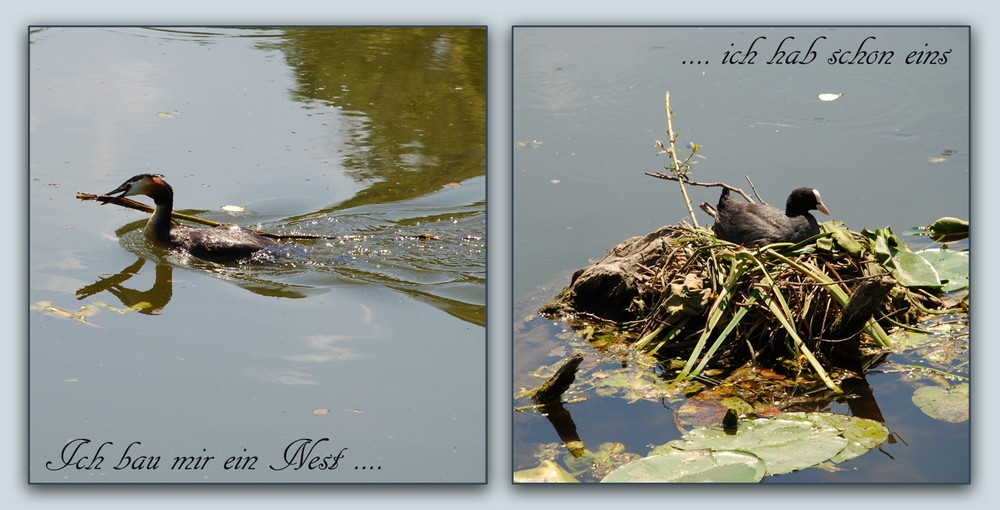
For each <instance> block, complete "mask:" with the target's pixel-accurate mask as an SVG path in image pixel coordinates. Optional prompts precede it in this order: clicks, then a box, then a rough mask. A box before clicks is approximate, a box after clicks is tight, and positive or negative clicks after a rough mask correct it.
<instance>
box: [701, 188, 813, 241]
mask: <svg viewBox="0 0 1000 510" xmlns="http://www.w3.org/2000/svg"><path fill="white" fill-rule="evenodd" d="M813 209H816V210H819V211H822V212H823V214H827V215H829V214H830V210H829V209H827V208H826V205H824V204H823V200H822V199H821V198H820V196H819V191H816V190H815V189H812V188H796V189H795V190H793V191H792V193H791V194H790V195H788V201H787V202H786V203H785V212H781V211H779V210H778V209H775V208H774V207H771V206H769V205H762V204H751V203H747V202H743V201H741V200H738V199H736V198H733V197H731V196H729V190H728V189H723V190H722V196H721V197H719V205H718V207H717V208H716V216H715V237H717V238H719V239H722V240H723V241H729V242H731V243H736V244H741V245H743V246H749V247H759V246H765V245H768V244H771V243H797V242H799V241H803V240H805V239H808V238H810V237H812V236H814V235H816V234H818V233H819V225H818V224H817V223H816V218H814V217H813V215H812V214H810V213H809V211H811V210H813Z"/></svg>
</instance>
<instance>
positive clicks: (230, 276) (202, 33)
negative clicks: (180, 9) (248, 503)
mask: <svg viewBox="0 0 1000 510" xmlns="http://www.w3.org/2000/svg"><path fill="white" fill-rule="evenodd" d="M486 35H487V30H486V28H485V27H448V26H431V27H275V28H272V27H266V28H265V27H204V28H202V27H176V26H175V27H123V26H109V27H98V26H87V27H82V26H73V27H69V26H46V27H42V26H38V27H30V28H29V32H28V45H27V47H28V58H27V65H28V73H27V78H28V111H27V114H28V125H27V130H28V142H29V145H28V178H27V179H26V184H27V187H28V189H27V192H28V197H29V198H28V218H27V220H28V251H29V252H28V268H27V270H28V278H27V281H28V289H27V299H28V303H27V305H28V307H29V308H30V310H29V312H28V322H27V331H28V338H27V339H26V341H27V342H28V348H27V353H28V359H27V364H28V402H27V403H28V409H27V414H28V416H27V418H28V428H27V430H28V449H27V453H28V459H27V461H28V466H27V467H28V469H27V475H28V482H29V483H33V484H49V483H177V482H192V483H193V482H198V483H469V484H482V483H485V482H486V385H487V382H486V363H487V360H486V356H487V347H486Z"/></svg>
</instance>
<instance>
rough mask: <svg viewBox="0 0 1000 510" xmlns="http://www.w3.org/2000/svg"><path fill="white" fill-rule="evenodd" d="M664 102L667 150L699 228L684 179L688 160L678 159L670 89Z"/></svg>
mask: <svg viewBox="0 0 1000 510" xmlns="http://www.w3.org/2000/svg"><path fill="white" fill-rule="evenodd" d="M664 102H665V103H666V111H667V139H668V140H669V144H670V150H669V151H667V152H669V153H670V159H671V161H673V164H674V165H673V166H674V172H675V173H676V174H677V176H678V179H677V184H678V185H680V187H681V195H684V204H685V205H686V206H687V209H688V214H689V215H690V216H691V223H692V224H693V225H694V226H695V228H698V219H697V218H696V217H695V215H694V209H692V208H691V199H690V198H689V197H688V194H687V188H685V187H684V181H686V180H687V179H686V175H687V172H686V171H684V166H685V165H687V163H688V162H687V161H685V162H684V163H683V164H682V163H681V162H680V160H678V159H677V148H676V146H675V142H676V141H677V136H676V135H675V134H674V124H673V121H672V120H671V114H670V91H669V90H668V91H667V92H666V95H665V98H664ZM688 160H690V158H688Z"/></svg>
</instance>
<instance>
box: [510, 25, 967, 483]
mask: <svg viewBox="0 0 1000 510" xmlns="http://www.w3.org/2000/svg"><path fill="white" fill-rule="evenodd" d="M512 46H513V48H512V54H513V64H512V70H513V73H512V89H513V98H512V113H513V121H512V137H513V146H512V148H511V150H512V162H513V168H512V190H513V197H512V200H513V207H512V209H513V222H512V230H513V243H512V250H513V254H512V258H513V272H512V274H513V293H512V294H513V300H514V301H513V311H514V313H513V320H514V324H513V346H512V349H513V356H512V359H513V362H512V367H511V370H512V381H513V387H512V389H511V390H512V418H511V419H512V441H511V443H512V475H511V476H512V481H513V483H515V484H538V483H585V484H592V483H616V484H625V483H701V482H709V483H770V484H836V483H852V484H857V483H872V484H887V483H907V484H969V483H970V482H971V462H970V457H971V455H970V452H971V448H972V444H971V426H970V420H969V414H970V401H969V393H970V387H971V386H972V384H973V381H972V380H971V377H970V370H969V364H970V358H971V356H972V352H971V348H970V347H971V341H970V335H969V307H970V301H971V299H970V293H969V289H970V275H969V271H970V264H969V259H970V256H971V251H970V239H971V237H970V223H971V215H972V210H971V209H972V208H971V205H970V201H971V200H970V197H971V192H970V190H971V185H972V183H971V159H972V158H971V122H970V112H971V103H970V102H971V94H970V72H971V70H970V62H971V57H970V52H971V44H970V27H968V26H849V27H840V26H818V25H817V26H773V27H769V26H704V27H698V26H627V27H625V26H622V27H614V26H591V27H586V26H564V27H561V26H516V27H514V28H513V37H512Z"/></svg>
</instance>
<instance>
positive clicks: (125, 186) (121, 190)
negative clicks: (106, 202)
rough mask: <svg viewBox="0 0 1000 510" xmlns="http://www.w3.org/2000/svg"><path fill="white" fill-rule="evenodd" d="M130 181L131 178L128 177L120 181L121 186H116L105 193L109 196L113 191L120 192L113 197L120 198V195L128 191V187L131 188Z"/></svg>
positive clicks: (122, 195)
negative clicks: (122, 181)
mask: <svg viewBox="0 0 1000 510" xmlns="http://www.w3.org/2000/svg"><path fill="white" fill-rule="evenodd" d="M132 181H133V180H132V179H129V180H127V181H125V182H124V183H122V185H121V186H118V187H117V188H115V189H114V190H112V191H109V192H107V193H105V195H107V196H109V197H110V196H114V194H115V193H121V195H118V196H117V197H115V198H122V197H124V196H125V194H126V193H128V190H129V189H130V188H132Z"/></svg>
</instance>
